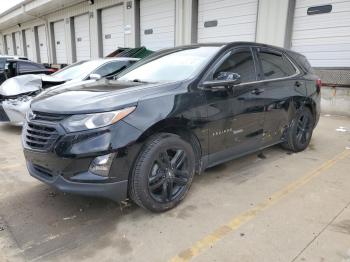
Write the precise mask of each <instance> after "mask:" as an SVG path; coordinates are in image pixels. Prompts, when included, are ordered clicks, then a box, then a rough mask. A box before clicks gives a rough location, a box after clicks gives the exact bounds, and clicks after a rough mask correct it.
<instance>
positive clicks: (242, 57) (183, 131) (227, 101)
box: [22, 42, 321, 212]
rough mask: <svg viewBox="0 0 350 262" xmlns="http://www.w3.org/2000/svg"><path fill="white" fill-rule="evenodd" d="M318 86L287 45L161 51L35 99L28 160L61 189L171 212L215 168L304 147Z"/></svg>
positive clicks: (26, 133)
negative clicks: (269, 150) (277, 149)
mask: <svg viewBox="0 0 350 262" xmlns="http://www.w3.org/2000/svg"><path fill="white" fill-rule="evenodd" d="M320 87H321V82H320V80H319V79H318V77H317V76H316V75H315V74H314V72H313V70H312V68H311V66H310V64H309V63H308V61H307V59H306V58H305V57H304V56H303V55H301V54H298V53H296V52H293V51H290V50H286V49H282V48H278V47H273V46H269V45H262V44H257V43H248V42H234V43H228V44H198V45H191V46H182V47H176V48H172V49H166V50H162V51H159V52H157V53H154V54H153V55H151V56H149V57H147V58H146V59H144V60H141V61H140V62H138V63H136V64H134V65H133V66H131V67H130V68H129V69H127V70H126V71H123V72H122V73H121V74H120V75H118V77H116V78H115V79H113V80H107V79H102V80H99V81H97V82H94V83H91V84H82V85H77V86H73V87H69V88H67V89H64V90H62V89H59V90H53V91H50V92H47V93H45V94H43V95H41V96H39V97H38V98H36V99H35V100H33V102H32V104H31V110H30V111H29V112H28V113H27V117H26V118H27V119H26V123H25V126H24V129H23V134H22V140H23V147H24V154H25V158H26V161H27V167H28V170H29V173H30V174H31V175H32V176H33V177H35V178H37V179H39V180H41V181H42V182H44V183H47V184H49V185H51V186H53V187H55V188H57V189H59V190H62V191H64V192H69V193H76V194H81V195H87V196H98V197H104V198H109V199H112V200H115V201H120V200H124V199H126V198H131V199H132V200H133V201H134V202H135V203H136V204H138V205H139V206H141V207H144V208H146V209H149V210H151V211H153V212H162V211H166V210H169V209H171V208H173V207H175V206H176V205H177V204H178V203H179V202H180V201H181V200H182V199H183V198H184V197H185V196H186V193H187V192H188V190H189V188H190V186H191V183H192V180H193V177H194V174H196V173H200V172H202V171H203V170H205V169H206V168H209V167H212V166H214V165H218V164H220V163H222V162H225V161H228V160H231V159H233V158H238V157H241V156H243V155H246V154H249V153H252V152H255V151H259V150H262V149H264V148H266V147H269V146H272V145H276V144H281V145H282V147H284V148H286V149H288V150H291V151H294V152H299V151H302V150H304V149H305V148H306V147H307V146H308V144H309V142H310V139H311V136H312V132H313V129H314V128H315V126H316V124H317V122H318V119H319V115H320Z"/></svg>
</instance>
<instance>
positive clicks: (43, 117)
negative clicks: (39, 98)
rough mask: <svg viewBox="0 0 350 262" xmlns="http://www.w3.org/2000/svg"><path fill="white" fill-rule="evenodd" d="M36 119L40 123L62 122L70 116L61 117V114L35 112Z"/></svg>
mask: <svg viewBox="0 0 350 262" xmlns="http://www.w3.org/2000/svg"><path fill="white" fill-rule="evenodd" d="M33 113H34V119H33V120H38V121H46V122H60V121H62V120H63V119H65V118H66V117H68V116H69V115H59V114H50V113H43V112H36V111H34V112H33Z"/></svg>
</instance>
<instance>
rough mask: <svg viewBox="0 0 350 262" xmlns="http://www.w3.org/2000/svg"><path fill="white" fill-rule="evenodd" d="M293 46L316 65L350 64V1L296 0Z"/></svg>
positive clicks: (334, 65)
mask: <svg viewBox="0 0 350 262" xmlns="http://www.w3.org/2000/svg"><path fill="white" fill-rule="evenodd" d="M292 49H293V50H295V51H297V52H300V53H302V54H304V55H305V56H306V57H307V58H308V60H309V61H310V63H311V65H312V66H314V67H350V1H348V0H347V1H344V0H333V1H322V0H308V1H305V0H303V1H302V0H297V1H296V7H295V13H294V23H293V33H292Z"/></svg>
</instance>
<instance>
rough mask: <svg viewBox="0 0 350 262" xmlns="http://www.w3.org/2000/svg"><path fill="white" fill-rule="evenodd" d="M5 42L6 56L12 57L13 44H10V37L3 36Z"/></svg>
mask: <svg viewBox="0 0 350 262" xmlns="http://www.w3.org/2000/svg"><path fill="white" fill-rule="evenodd" d="M5 42H6V48H7V54H8V55H14V54H15V53H14V51H13V42H12V35H11V34H9V35H5Z"/></svg>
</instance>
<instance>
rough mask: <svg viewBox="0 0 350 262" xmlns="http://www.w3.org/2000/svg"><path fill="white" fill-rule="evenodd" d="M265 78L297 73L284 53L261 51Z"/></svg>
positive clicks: (260, 56) (260, 55)
mask: <svg viewBox="0 0 350 262" xmlns="http://www.w3.org/2000/svg"><path fill="white" fill-rule="evenodd" d="M259 58H260V61H261V67H262V73H263V78H264V79H276V78H282V77H287V76H291V75H294V74H295V68H294V66H293V65H292V64H291V62H290V61H288V59H287V58H285V57H284V56H283V55H282V54H278V53H273V52H268V51H266V52H265V51H262V52H259Z"/></svg>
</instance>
